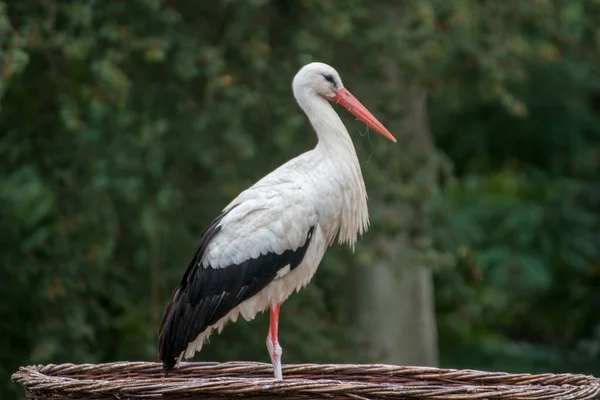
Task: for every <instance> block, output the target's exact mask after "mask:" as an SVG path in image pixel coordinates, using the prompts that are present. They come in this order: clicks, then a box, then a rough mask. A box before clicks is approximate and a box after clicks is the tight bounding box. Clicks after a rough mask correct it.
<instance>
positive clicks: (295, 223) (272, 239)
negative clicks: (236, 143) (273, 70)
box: [158, 62, 396, 379]
mask: <svg viewBox="0 0 600 400" xmlns="http://www.w3.org/2000/svg"><path fill="white" fill-rule="evenodd" d="M292 86H293V90H294V96H295V97H296V100H297V101H298V104H299V105H300V107H301V108H302V109H303V110H304V112H305V113H306V115H307V116H308V119H309V120H310V122H311V124H312V126H313V128H314V129H315V131H316V132H317V137H318V144H317V146H316V147H315V148H314V149H313V150H310V151H308V152H306V153H304V154H302V155H300V156H298V157H296V158H294V159H292V160H290V161H288V162H287V163H285V164H283V165H282V166H280V167H279V168H277V169H276V170H275V171H273V172H271V173H270V174H268V175H267V176H265V177H264V178H262V179H261V180H259V181H258V182H257V183H256V184H254V186H252V187H250V188H249V189H247V190H245V191H243V192H242V193H240V195H239V196H238V197H237V198H235V199H234V200H233V201H232V202H231V203H230V204H229V205H228V206H227V207H225V209H224V210H223V212H222V213H221V215H219V216H218V217H217V218H216V219H215V220H214V221H213V222H212V223H211V224H210V226H209V227H208V228H207V229H206V231H205V232H204V233H203V234H202V237H201V238H200V242H199V243H198V246H197V247H196V251H195V252H194V256H193V257H192V260H191V262H190V264H189V266H188V268H187V270H186V272H185V274H184V275H183V279H182V280H181V283H180V284H179V286H178V287H177V288H176V289H175V291H174V292H173V294H172V295H171V299H170V300H169V304H168V305H167V307H166V309H165V311H164V314H163V317H162V321H161V323H160V327H159V339H158V353H159V358H160V359H161V361H162V363H163V368H164V371H165V373H168V372H169V371H170V370H171V369H172V368H173V367H175V366H176V365H177V364H178V363H179V362H180V361H181V359H182V358H184V357H185V358H189V357H192V356H193V355H194V353H195V352H196V351H200V349H201V348H202V345H203V344H204V342H205V340H206V339H207V338H208V337H209V335H210V334H211V333H212V332H213V331H214V330H217V331H218V332H221V330H222V329H223V325H225V323H226V322H228V321H230V320H231V321H236V320H237V318H238V316H239V315H241V316H242V317H243V318H244V319H246V320H251V319H253V318H254V317H255V316H256V314H257V313H259V312H261V311H264V310H265V309H267V308H270V310H271V320H270V326H269V332H268V335H267V348H268V350H269V355H270V357H271V362H272V364H273V372H274V375H275V378H276V379H281V378H282V374H281V353H282V349H281V347H280V345H279V341H278V338H277V329H278V319H279V307H280V305H281V303H283V302H284V301H285V300H286V299H287V298H288V296H289V295H290V294H292V292H293V291H294V290H296V291H298V290H300V288H302V287H304V286H305V285H306V284H307V283H308V282H309V281H310V279H311V278H312V276H313V275H314V273H315V271H316V269H317V266H318V265H319V263H320V262H321V259H322V258H323V255H324V254H325V250H326V249H327V247H328V246H330V245H331V244H332V243H333V241H334V239H335V238H336V236H337V238H338V241H339V242H340V243H347V244H348V245H350V246H351V247H354V243H355V242H356V239H357V235H358V234H361V235H362V233H363V232H365V231H366V230H367V227H368V224H369V214H368V209H367V192H366V189H365V183H364V181H363V177H362V174H361V170H360V164H359V162H358V158H357V156H356V151H355V150H354V145H353V144H352V140H351V139H350V136H349V134H348V131H347V130H346V127H345V126H344V124H343V123H342V120H341V119H340V117H339V116H338V115H337V113H336V112H335V111H334V109H333V107H332V106H331V104H330V102H334V103H338V104H340V105H341V106H343V107H344V108H346V109H347V110H348V111H349V112H351V113H352V114H354V116H356V117H357V118H359V119H360V120H362V121H363V122H364V123H365V124H367V125H368V126H369V127H371V128H372V129H374V130H375V131H377V132H378V133H380V134H381V135H383V136H384V137H386V138H388V139H389V140H391V141H393V142H395V141H396V139H394V137H393V136H392V134H391V133H390V132H389V131H388V130H387V129H386V128H385V127H384V126H383V125H382V124H381V123H380V122H379V121H377V119H376V118H375V117H374V116H373V115H372V114H371V113H370V112H369V111H368V110H367V109H366V108H365V107H364V106H363V105H362V104H361V103H360V102H359V101H358V100H357V99H356V98H355V97H354V96H353V95H352V94H351V93H350V92H349V91H348V90H347V89H345V88H344V85H343V84H342V80H341V79H340V76H339V74H338V73H337V71H336V70H335V69H333V68H332V67H330V66H329V65H327V64H323V63H317V62H314V63H311V64H308V65H305V66H304V67H303V68H302V69H300V71H298V73H297V74H296V76H295V77H294V81H293V84H292Z"/></svg>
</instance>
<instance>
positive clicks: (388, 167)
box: [0, 0, 600, 399]
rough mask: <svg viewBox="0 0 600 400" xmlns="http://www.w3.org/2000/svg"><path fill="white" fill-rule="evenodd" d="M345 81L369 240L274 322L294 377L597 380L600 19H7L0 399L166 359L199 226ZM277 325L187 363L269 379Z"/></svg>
mask: <svg viewBox="0 0 600 400" xmlns="http://www.w3.org/2000/svg"><path fill="white" fill-rule="evenodd" d="M313 60H319V61H323V62H326V63H329V64H331V65H333V66H335V67H336V68H337V69H338V71H339V72H340V74H341V76H342V78H343V80H344V82H345V85H346V87H348V88H349V89H350V90H351V91H352V92H353V93H354V94H355V95H356V96H357V97H358V98H359V99H360V100H361V101H362V102H363V104H365V105H366V106H367V107H368V108H370V109H371V110H372V111H373V112H374V113H375V115H377V116H378V117H379V119H380V120H381V121H382V122H383V123H384V124H385V125H386V126H388V128H390V130H391V131H392V132H393V133H394V134H395V135H396V137H397V138H398V139H399V143H398V144H396V145H394V144H392V143H390V142H388V141H386V140H384V139H382V138H381V137H379V136H377V135H373V133H372V132H370V131H369V130H367V129H366V128H365V127H364V125H362V124H360V123H359V122H357V121H355V120H354V119H353V118H352V117H349V116H348V114H347V113H346V112H345V110H343V109H341V108H339V109H338V111H339V112H340V114H341V115H342V117H343V119H344V121H345V122H346V124H347V126H348V129H349V132H350V134H351V136H352V137H353V139H354V142H355V145H356V148H357V152H358V154H359V158H360V160H361V164H362V169H363V174H364V176H365V181H366V184H367V188H368V190H369V199H370V203H369V208H370V213H371V220H372V225H371V228H370V231H369V232H368V233H367V234H366V235H365V236H364V237H363V238H362V240H361V241H360V243H359V244H358V246H357V248H356V251H355V253H352V252H351V251H350V250H349V249H347V248H341V247H339V246H337V245H336V246H334V247H333V248H332V249H331V250H330V251H329V252H328V254H327V255H326V257H325V259H324V261H323V263H322V265H321V267H320V269H319V271H318V273H317V275H316V277H315V279H314V280H313V282H312V283H311V285H310V286H309V287H307V288H306V289H305V290H303V291H302V292H300V294H297V295H294V296H292V297H291V298H290V300H289V301H288V302H286V303H285V304H284V306H283V307H282V317H281V328H280V335H281V343H282V345H283V348H284V362H390V363H397V364H421V365H439V366H444V367H455V368H479V369H486V370H502V371H527V372H540V371H548V372H583V373H592V374H596V375H600V213H599V212H600V71H599V68H600V1H598V0H563V1H560V0H556V1H551V0H519V1H508V0H507V1H497V0H487V1H486V0H481V1H475V0H453V1H450V0H419V1H409V0H397V1H391V0H388V1H384V0H379V1H377V0H338V1H333V0H332V1H324V0H277V1H275V0H271V1H269V0H247V1H241V0H240V1H235V0H211V1H208V0H207V1H204V0H203V1H199V0H127V1H118V0H79V1H66V0H65V1H63V0H27V1H25V0H3V1H2V0H0V228H1V231H0V232H1V234H0V397H2V398H3V399H16V398H19V397H21V396H22V394H21V392H20V390H19V388H17V387H14V386H13V385H11V384H10V383H9V377H10V374H11V373H12V372H14V370H15V369H17V368H18V366H19V365H24V364H30V363H51V362H52V363H62V362H74V363H82V362H90V363H98V362H106V361H115V360H156V350H155V342H156V330H157V325H158V321H159V319H160V316H161V313H162V310H163V307H164V305H165V303H166V301H167V300H168V297H169V295H170V292H171V290H172V289H173V288H174V287H175V286H176V285H177V283H178V281H179V279H180V277H181V275H182V274H183V272H184V269H185V267H186V266H187V263H188V261H189V258H190V257H191V255H192V252H193V249H194V247H195V243H196V241H197V240H198V239H199V236H200V234H201V232H202V231H203V229H204V227H205V226H206V225H207V224H208V223H209V222H210V221H211V220H212V219H213V217H214V216H215V215H216V214H217V213H218V212H219V211H220V210H221V209H222V208H223V207H224V206H225V205H226V204H227V203H228V202H229V201H230V200H231V199H232V198H233V197H234V196H235V195H236V194H237V193H238V192H239V191H241V190H243V189H244V188H246V187H247V186H249V185H251V184H252V183H253V182H254V181H256V180H257V179H259V178H260V177H262V176H263V175H265V174H266V173H268V172H269V171H271V170H272V169H274V168H275V167H277V166H278V165H279V164H281V163H283V162H285V161H286V160H288V159H290V158H292V157H294V156H296V155H298V154H299V153H301V152H303V151H306V150H308V149H310V148H311V147H312V146H314V145H315V142H316V139H315V135H314V133H313V132H312V130H311V128H310V126H309V124H308V122H307V120H306V118H305V117H304V115H303V114H302V113H301V111H300V109H299V108H298V107H297V105H296V103H295V101H294V98H293V96H292V93H291V79H292V78H293V76H294V74H295V73H296V71H297V70H298V69H299V68H300V67H301V66H302V65H303V64H305V63H307V62H310V61H313ZM267 326H268V318H267V315H261V316H260V317H258V318H257V319H256V320H254V321H252V322H250V323H246V322H238V323H236V324H232V325H229V326H228V327H227V328H226V329H225V331H224V332H223V334H222V335H221V336H218V337H217V336H214V337H213V338H212V339H211V343H210V345H208V346H206V347H205V348H204V350H203V351H202V353H201V354H199V355H198V356H197V357H196V359H197V360H259V361H268V354H267V351H266V349H265V345H264V343H265V335H266V330H267Z"/></svg>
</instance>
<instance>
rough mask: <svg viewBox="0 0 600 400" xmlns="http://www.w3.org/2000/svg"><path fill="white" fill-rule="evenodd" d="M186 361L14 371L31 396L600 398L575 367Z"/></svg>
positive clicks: (596, 384) (598, 385)
mask: <svg viewBox="0 0 600 400" xmlns="http://www.w3.org/2000/svg"><path fill="white" fill-rule="evenodd" d="M283 375H284V380H283V381H277V380H274V379H272V368H271V365H270V364H264V363H251V362H228V363H182V364H181V365H180V366H179V368H177V369H176V370H174V371H173V372H172V373H171V374H170V375H169V376H168V377H165V376H164V375H163V373H162V367H161V365H160V364H157V363H149V362H117V363H107V364H80V365H75V364H59V365H55V364H49V365H37V366H27V367H21V368H20V369H19V371H17V372H16V373H15V374H13V376H12V379H13V381H14V382H17V383H19V384H21V385H22V386H23V387H24V389H25V391H26V394H27V397H28V398H30V399H53V400H54V399H74V398H94V399H134V398H135V399H140V398H148V399H150V398H156V397H161V398H168V399H184V398H191V397H196V398H223V397H237V398H288V399H315V398H329V399H331V398H338V399H440V400H441V399H444V400H474V399H537V400H545V399H548V400H549V399H582V400H583V399H586V400H592V399H600V380H599V379H597V378H594V377H592V376H587V375H575V374H537V375H532V374H508V373H498V372H483V371H474V370H455V369H440V368H430V367H399V366H393V365H383V364H374V365H354V364H295V365H294V364H291V365H285V366H284V367H283Z"/></svg>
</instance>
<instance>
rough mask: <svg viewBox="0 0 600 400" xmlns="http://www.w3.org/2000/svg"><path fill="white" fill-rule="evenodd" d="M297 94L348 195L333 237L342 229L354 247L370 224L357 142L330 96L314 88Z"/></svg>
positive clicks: (342, 239)
mask: <svg viewBox="0 0 600 400" xmlns="http://www.w3.org/2000/svg"><path fill="white" fill-rule="evenodd" d="M294 94H295V96H296V99H297V101H298V104H299V105H300V107H301V108H302V109H303V110H304V112H305V113H306V115H307V117H308V119H309V120H310V122H311V124H312V126H313V128H314V129H315V131H316V133H317V137H318V140H319V143H318V144H317V147H316V148H315V151H316V152H320V153H321V154H323V155H324V156H325V157H326V158H327V159H329V160H331V161H333V166H334V168H333V170H332V171H330V173H331V174H335V175H336V177H335V178H336V179H335V181H336V182H339V190H340V193H339V196H340V198H342V199H344V202H343V205H342V208H341V210H340V217H339V221H338V222H339V223H338V225H337V226H335V227H334V228H333V229H334V230H335V232H333V234H332V237H331V239H332V240H333V239H334V238H335V233H336V232H337V231H338V229H339V235H338V239H339V242H340V243H348V244H349V245H350V246H351V247H352V248H354V243H355V242H356V240H357V235H358V234H361V235H362V234H363V232H364V231H366V230H367V227H368V225H369V210H368V208H367V191H366V188H365V183H364V181H363V177H362V172H361V169H360V163H359V162H358V157H357V155H356V150H355V149H354V144H353V143H352V139H351V138H350V135H349V134H348V131H347V129H346V127H345V126H344V123H343V122H342V120H341V119H340V117H339V115H338V114H337V113H336V112H335V110H334V109H333V107H332V106H331V104H330V103H329V102H328V101H327V100H325V99H324V98H323V97H321V96H319V95H317V94H316V93H314V92H310V91H304V92H300V93H294ZM327 184H329V183H327Z"/></svg>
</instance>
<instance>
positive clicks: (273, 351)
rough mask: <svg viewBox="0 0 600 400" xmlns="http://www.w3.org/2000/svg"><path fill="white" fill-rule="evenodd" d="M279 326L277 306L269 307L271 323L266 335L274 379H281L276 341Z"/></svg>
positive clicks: (277, 342)
mask: <svg viewBox="0 0 600 400" xmlns="http://www.w3.org/2000/svg"><path fill="white" fill-rule="evenodd" d="M278 325H279V304H276V305H274V306H271V323H270V325H269V334H268V335H267V349H269V355H270V356H271V363H272V364H273V373H274V374H275V379H283V376H282V374H281V353H282V349H281V346H280V345H279V340H278V339H277V326H278Z"/></svg>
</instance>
